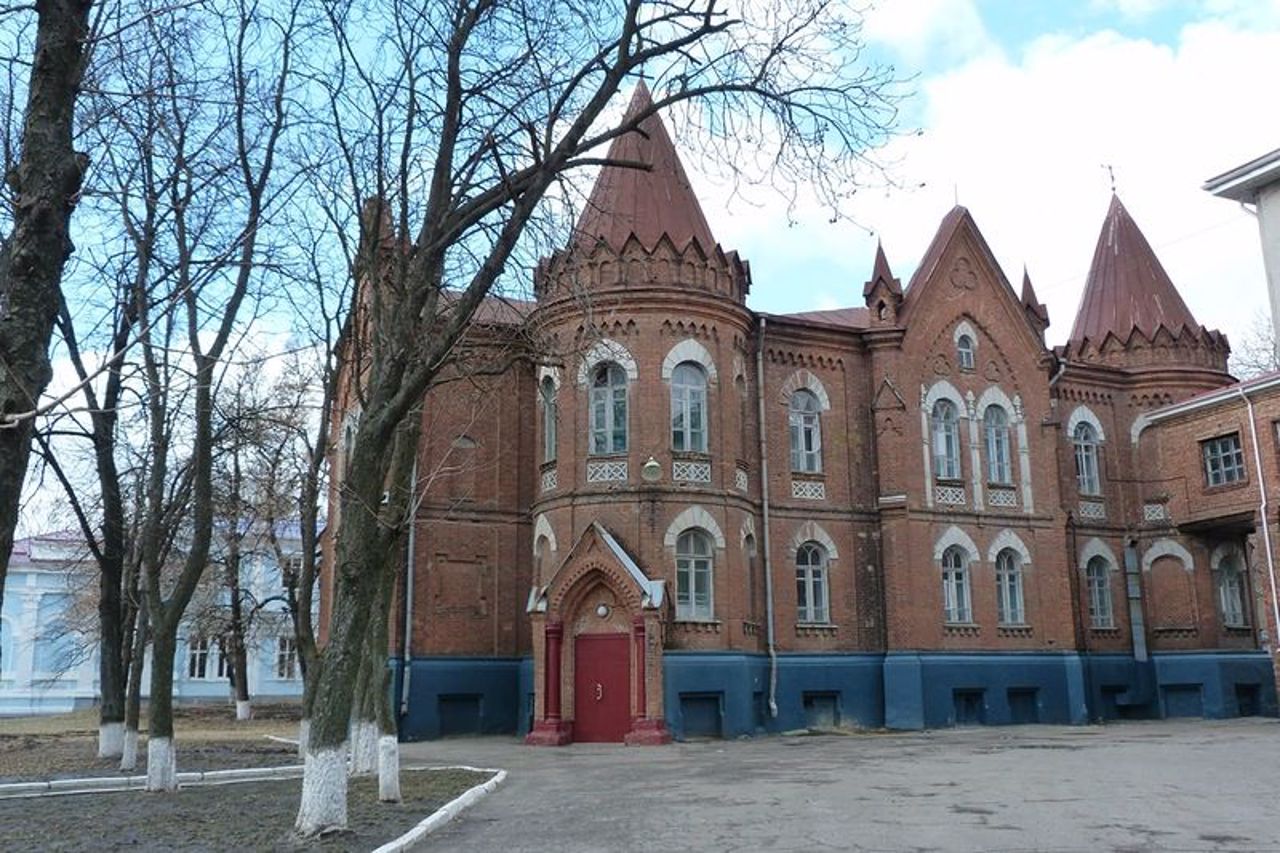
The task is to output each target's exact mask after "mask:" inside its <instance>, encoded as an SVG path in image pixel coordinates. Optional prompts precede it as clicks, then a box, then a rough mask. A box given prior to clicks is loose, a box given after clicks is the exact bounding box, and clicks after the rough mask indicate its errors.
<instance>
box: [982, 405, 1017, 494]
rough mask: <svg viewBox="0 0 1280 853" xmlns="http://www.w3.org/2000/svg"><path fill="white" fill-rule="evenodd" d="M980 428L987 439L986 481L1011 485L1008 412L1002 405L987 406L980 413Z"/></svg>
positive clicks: (1011, 463)
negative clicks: (984, 410)
mask: <svg viewBox="0 0 1280 853" xmlns="http://www.w3.org/2000/svg"><path fill="white" fill-rule="evenodd" d="M997 421H998V422H997ZM982 430H983V433H984V435H985V436H986V441H987V481H988V482H989V483H992V484H994V485H998V486H1012V485H1013V452H1012V445H1013V442H1012V441H1011V440H1010V437H1009V413H1008V412H1006V411H1005V410H1004V407H1003V406H997V405H991V406H987V410H986V412H984V413H983V415H982Z"/></svg>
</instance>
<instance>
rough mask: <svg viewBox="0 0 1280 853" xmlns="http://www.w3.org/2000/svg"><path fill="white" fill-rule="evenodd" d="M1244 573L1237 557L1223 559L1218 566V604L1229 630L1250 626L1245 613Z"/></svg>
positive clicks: (1224, 623) (1223, 620)
mask: <svg viewBox="0 0 1280 853" xmlns="http://www.w3.org/2000/svg"><path fill="white" fill-rule="evenodd" d="M1244 602H1245V594H1244V572H1243V571H1241V569H1240V560H1239V557H1237V556H1236V555H1234V554H1232V555H1228V556H1226V557H1223V558H1222V562H1221V563H1219V564H1218V604H1219V606H1220V607H1221V609H1222V624H1223V625H1225V626H1227V627H1228V628H1243V627H1245V626H1246V625H1248V624H1249V620H1248V619H1246V618H1245V612H1244Z"/></svg>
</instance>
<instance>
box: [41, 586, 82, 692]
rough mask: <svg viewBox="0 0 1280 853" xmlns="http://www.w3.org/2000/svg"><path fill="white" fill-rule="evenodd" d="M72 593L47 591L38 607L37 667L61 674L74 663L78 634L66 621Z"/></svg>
mask: <svg viewBox="0 0 1280 853" xmlns="http://www.w3.org/2000/svg"><path fill="white" fill-rule="evenodd" d="M70 607H71V596H70V595H66V594H63V593H56V594H53V593H46V594H45V595H42V596H40V603H39V605H38V606H37V607H36V642H35V660H34V666H35V671H36V672H40V673H45V674H49V675H52V674H55V673H56V674H59V675H60V674H62V673H64V672H66V671H67V670H69V669H70V668H71V667H72V665H73V664H74V663H75V661H74V658H75V637H74V636H72V631H71V628H70V626H69V625H68V623H67V615H68V614H67V610H68V608H70Z"/></svg>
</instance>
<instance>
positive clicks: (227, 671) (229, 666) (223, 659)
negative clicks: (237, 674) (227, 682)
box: [210, 643, 235, 680]
mask: <svg viewBox="0 0 1280 853" xmlns="http://www.w3.org/2000/svg"><path fill="white" fill-rule="evenodd" d="M210 652H211V654H212V655H213V657H215V658H216V659H217V661H218V678H227V679H232V680H234V679H233V678H232V674H233V672H234V670H235V667H234V665H233V662H232V660H231V655H230V654H226V653H224V652H223V651H222V644H221V643H219V644H218V646H217V648H216V651H214V650H213V649H211V650H210Z"/></svg>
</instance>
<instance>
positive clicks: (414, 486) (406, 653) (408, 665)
mask: <svg viewBox="0 0 1280 853" xmlns="http://www.w3.org/2000/svg"><path fill="white" fill-rule="evenodd" d="M417 543H418V454H416V453H415V454H414V455H413V471H412V473H411V474H410V475H409V545H408V550H409V553H408V554H406V555H405V560H404V647H403V649H402V650H401V653H400V716H402V717H407V716H408V715H409V684H410V682H411V681H412V672H413V659H412V658H413V581H414V568H415V562H416V560H417V556H418V549H417Z"/></svg>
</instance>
